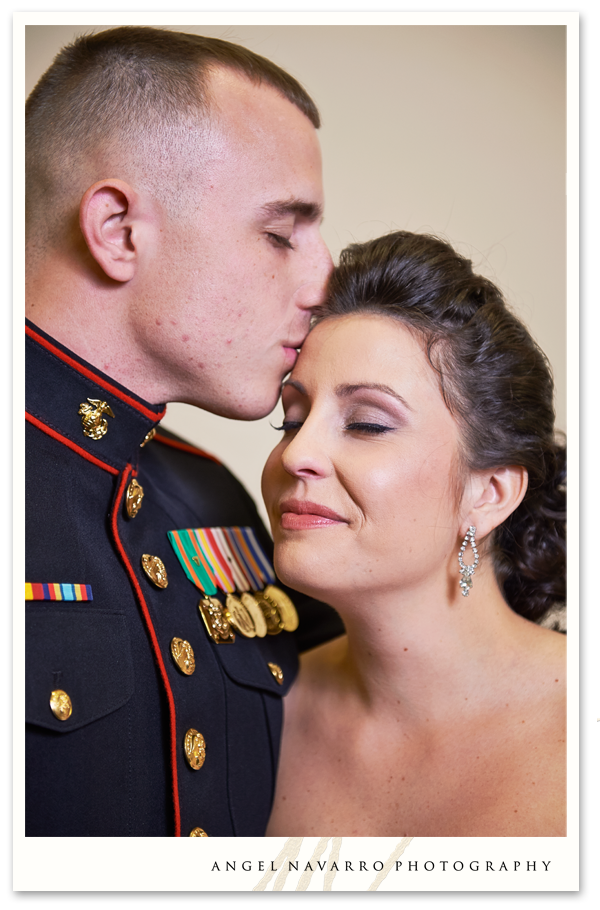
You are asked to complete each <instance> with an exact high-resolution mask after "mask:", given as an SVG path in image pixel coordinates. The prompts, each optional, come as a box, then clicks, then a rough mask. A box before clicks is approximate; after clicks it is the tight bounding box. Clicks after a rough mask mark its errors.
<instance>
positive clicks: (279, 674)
mask: <svg viewBox="0 0 600 910" xmlns="http://www.w3.org/2000/svg"><path fill="white" fill-rule="evenodd" d="M267 666H268V668H269V670H270V671H271V673H272V674H273V676H274V677H275V679H276V680H277V682H278V683H279V685H281V684H282V683H283V670H282V669H281V667H280V666H279V664H272V663H270V662H269V663H268V664H267Z"/></svg>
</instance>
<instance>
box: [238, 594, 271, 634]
mask: <svg viewBox="0 0 600 910" xmlns="http://www.w3.org/2000/svg"><path fill="white" fill-rule="evenodd" d="M241 601H242V603H243V604H244V606H245V607H246V609H247V611H248V613H249V614H250V616H251V617H252V622H253V623H254V629H255V631H256V635H257V637H258V638H264V637H265V635H266V634H267V621H266V619H265V617H264V615H263V612H262V610H261V608H260V607H259V605H258V601H257V599H256V597H254V595H253V594H248V593H247V592H245V593H244V594H242V596H241Z"/></svg>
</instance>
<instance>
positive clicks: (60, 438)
mask: <svg viewBox="0 0 600 910" xmlns="http://www.w3.org/2000/svg"><path fill="white" fill-rule="evenodd" d="M25 420H28V421H29V423H32V424H33V425H34V427H37V428H38V430H42V432H44V433H47V434H48V436H52V438H53V439H57V440H58V442H62V444H63V445H65V446H68V447H69V448H70V449H72V450H73V451H74V452H77V454H78V455H81V457H82V458H86V459H87V460H88V461H91V462H92V464H95V465H97V466H98V467H99V468H102V469H103V470H104V471H108V472H109V473H110V474H118V473H119V470H118V468H113V466H112V465H110V464H106V462H105V461H100V459H99V458H96V456H95V455H90V453H89V452H86V450H85V449H82V448H81V446H78V445H77V443H76V442H71V440H70V439H67V437H66V436H61V434H60V433H57V432H56V430H53V429H52V428H51V427H49V426H47V425H46V424H45V423H42V421H41V420H38V418H37V417H34V416H33V414H29V412H28V411H25Z"/></svg>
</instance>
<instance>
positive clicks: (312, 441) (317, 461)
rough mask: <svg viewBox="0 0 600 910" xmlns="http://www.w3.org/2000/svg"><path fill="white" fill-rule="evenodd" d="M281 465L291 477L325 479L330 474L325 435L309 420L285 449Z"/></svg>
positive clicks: (329, 459) (329, 460)
mask: <svg viewBox="0 0 600 910" xmlns="http://www.w3.org/2000/svg"><path fill="white" fill-rule="evenodd" d="M281 463H282V465H283V468H284V469H285V470H286V471H287V473H288V474H291V475H292V476H293V477H306V478H308V477H314V478H317V477H326V476H327V475H328V474H329V473H330V472H331V458H330V453H329V451H328V446H327V436H326V434H325V433H324V432H323V431H322V430H321V429H319V427H318V426H317V424H316V423H315V422H312V421H311V420H310V418H309V419H308V420H307V421H305V422H304V423H303V424H302V426H301V427H300V428H299V429H298V430H297V431H296V432H295V433H294V435H293V437H292V438H291V439H290V441H289V443H288V444H287V446H286V447H285V449H284V451H283V455H282V459H281Z"/></svg>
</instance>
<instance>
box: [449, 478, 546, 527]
mask: <svg viewBox="0 0 600 910" xmlns="http://www.w3.org/2000/svg"><path fill="white" fill-rule="evenodd" d="M528 479H529V478H528V474H527V469H526V468H524V467H522V466H521V465H509V466H508V467H503V468H497V469H496V470H494V471H492V472H490V471H485V472H481V473H478V474H475V475H474V476H473V477H472V478H471V483H470V484H469V493H468V500H467V501H466V502H465V500H463V502H465V505H467V506H468V512H467V514H466V517H464V518H463V524H464V529H463V530H461V533H465V534H466V532H467V530H468V528H469V525H474V526H475V527H476V528H477V538H478V539H479V540H481V539H482V538H484V537H487V535H488V534H489V533H490V532H491V531H493V530H494V528H497V527H498V525H501V524H502V522H503V521H505V520H506V519H507V518H508V516H509V515H510V514H511V513H512V512H514V511H515V509H516V508H517V506H519V505H520V503H521V502H522V500H523V497H524V496H525V493H526V492H527V483H528Z"/></svg>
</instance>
